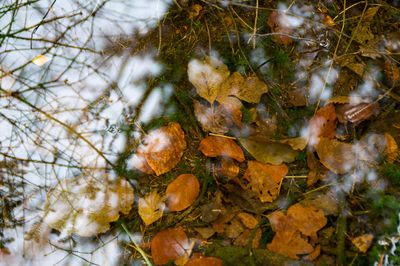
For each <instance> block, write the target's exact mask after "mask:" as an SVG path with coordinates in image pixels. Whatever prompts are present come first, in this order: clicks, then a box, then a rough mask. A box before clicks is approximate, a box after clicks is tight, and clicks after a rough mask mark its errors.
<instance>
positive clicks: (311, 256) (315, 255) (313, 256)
mask: <svg viewBox="0 0 400 266" xmlns="http://www.w3.org/2000/svg"><path fill="white" fill-rule="evenodd" d="M320 254H321V246H320V245H318V246H317V247H316V248H315V249H314V251H313V252H311V253H310V254H308V255H307V256H305V257H304V259H305V260H309V261H313V260H315V259H316V258H318V256H319V255H320Z"/></svg>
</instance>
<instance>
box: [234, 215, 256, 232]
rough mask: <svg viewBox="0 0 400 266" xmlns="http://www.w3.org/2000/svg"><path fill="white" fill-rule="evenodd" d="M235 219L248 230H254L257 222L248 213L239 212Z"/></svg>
mask: <svg viewBox="0 0 400 266" xmlns="http://www.w3.org/2000/svg"><path fill="white" fill-rule="evenodd" d="M237 217H238V218H239V219H240V220H241V221H242V223H243V224H244V226H246V227H247V228H249V229H254V228H255V227H256V226H257V224H258V220H257V219H256V218H254V216H253V215H251V214H249V213H246V212H241V213H239V214H238V215H237Z"/></svg>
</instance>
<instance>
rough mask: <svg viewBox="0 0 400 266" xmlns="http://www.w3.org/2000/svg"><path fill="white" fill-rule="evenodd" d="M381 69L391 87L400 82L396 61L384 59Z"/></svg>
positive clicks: (399, 71)
mask: <svg viewBox="0 0 400 266" xmlns="http://www.w3.org/2000/svg"><path fill="white" fill-rule="evenodd" d="M383 69H384V71H385V74H386V78H387V79H388V81H389V83H390V85H391V87H395V86H396V85H398V84H399V82H400V68H399V67H398V66H397V65H396V63H395V62H392V61H391V60H388V59H386V60H385V65H384V68H383Z"/></svg>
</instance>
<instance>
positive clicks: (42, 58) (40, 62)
mask: <svg viewBox="0 0 400 266" xmlns="http://www.w3.org/2000/svg"><path fill="white" fill-rule="evenodd" d="M50 60H51V58H50V57H48V56H45V55H42V54H41V55H38V56H36V57H35V58H34V59H33V60H32V63H34V64H35V65H37V66H43V65H44V64H46V63H47V62H49V61H50Z"/></svg>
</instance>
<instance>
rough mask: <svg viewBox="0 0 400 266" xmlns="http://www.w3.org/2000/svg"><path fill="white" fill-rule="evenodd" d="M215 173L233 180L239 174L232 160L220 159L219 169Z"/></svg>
mask: <svg viewBox="0 0 400 266" xmlns="http://www.w3.org/2000/svg"><path fill="white" fill-rule="evenodd" d="M217 171H218V172H219V173H221V174H223V175H225V176H227V177H229V178H235V177H237V175H238V174H239V166H237V165H236V163H235V161H234V160H233V159H231V158H228V157H222V158H221V168H218V169H217Z"/></svg>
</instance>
